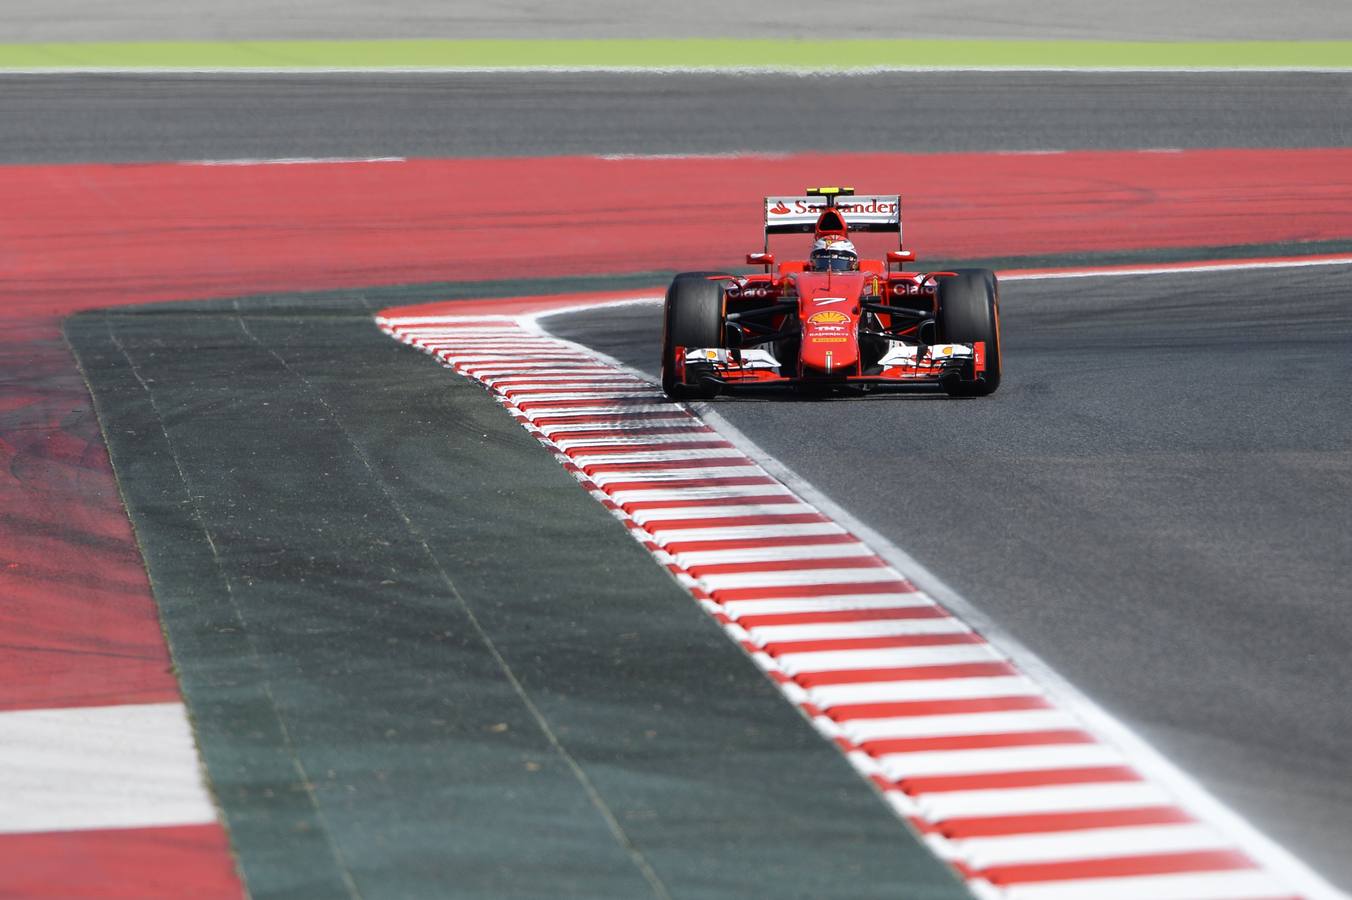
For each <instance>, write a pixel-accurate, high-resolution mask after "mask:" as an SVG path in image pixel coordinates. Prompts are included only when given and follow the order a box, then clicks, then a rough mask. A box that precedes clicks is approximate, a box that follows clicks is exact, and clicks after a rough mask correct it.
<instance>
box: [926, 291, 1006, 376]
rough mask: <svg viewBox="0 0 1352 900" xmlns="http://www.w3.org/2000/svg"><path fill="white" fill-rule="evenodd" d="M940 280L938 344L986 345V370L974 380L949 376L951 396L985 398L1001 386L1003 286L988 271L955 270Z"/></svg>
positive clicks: (937, 322)
mask: <svg viewBox="0 0 1352 900" xmlns="http://www.w3.org/2000/svg"><path fill="white" fill-rule="evenodd" d="M954 271H956V272H957V273H958V274H957V276H956V277H953V278H941V279H939V315H938V318H937V320H936V322H935V324H936V325H937V326H938V329H937V330H938V332H939V335H938V336H939V341H940V342H941V343H946V344H974V343H976V342H977V341H982V342H984V343H985V345H986V352H985V363H986V370H985V371H984V372H983V373H982V374H981V375H979V376H977V377H976V378H975V379H967V378H956V377H950V378H948V379H946V380H945V381H944V382H943V388H944V391H945V392H946V393H947V394H948V396H950V397H985V396H987V395H989V394H993V393H995V389H996V388H998V387H999V386H1000V287H999V284H998V282H997V281H996V279H995V273H994V272H992V271H990V270H989V269H955V270H954Z"/></svg>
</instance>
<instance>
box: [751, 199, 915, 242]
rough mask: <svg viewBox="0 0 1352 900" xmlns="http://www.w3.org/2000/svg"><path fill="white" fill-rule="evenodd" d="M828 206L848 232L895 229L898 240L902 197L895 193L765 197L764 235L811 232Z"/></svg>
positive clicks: (891, 230)
mask: <svg viewBox="0 0 1352 900" xmlns="http://www.w3.org/2000/svg"><path fill="white" fill-rule="evenodd" d="M827 206H834V207H835V208H836V210H837V211H838V212H839V213H840V214H841V215H842V216H843V217H844V219H845V224H846V225H847V226H849V229H850V231H882V232H888V231H890V232H895V233H896V234H897V236H898V242H900V236H901V197H900V196H899V195H897V194H867V195H849V196H840V197H825V196H812V195H808V196H803V197H766V198H765V236H766V237H767V238H769V236H770V235H772V234H810V233H812V232H813V231H814V230H815V229H816V227H817V219H818V217H820V216H821V214H822V210H824V209H826V208H827Z"/></svg>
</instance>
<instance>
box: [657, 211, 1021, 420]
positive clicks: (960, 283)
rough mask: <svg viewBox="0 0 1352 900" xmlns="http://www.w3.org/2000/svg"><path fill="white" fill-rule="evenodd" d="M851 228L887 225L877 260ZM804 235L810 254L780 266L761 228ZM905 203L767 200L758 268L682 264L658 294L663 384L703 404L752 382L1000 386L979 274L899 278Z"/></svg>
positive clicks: (975, 390) (986, 276)
mask: <svg viewBox="0 0 1352 900" xmlns="http://www.w3.org/2000/svg"><path fill="white" fill-rule="evenodd" d="M855 232H895V233H896V234H897V243H898V249H896V250H891V251H888V252H887V255H886V259H885V260H872V259H865V260H861V259H859V257H858V255H857V252H856V251H855V249H854V246H853V243H852V242H851V241H850V240H849V237H850V235H851V234H853V233H855ZM784 234H799V235H809V234H810V235H812V236H813V239H814V244H813V250H812V254H811V256H810V257H809V258H808V259H805V260H803V259H798V260H791V261H786V262H778V263H777V262H776V260H775V256H774V254H773V253H771V252H770V236H771V235H784ZM902 246H903V245H902V244H901V198H900V197H899V196H862V195H861V196H856V195H855V194H854V190H853V189H852V188H834V187H833V188H809V189H808V190H807V193H806V195H805V196H800V197H766V198H765V245H764V248H763V249H762V250H761V251H760V252H757V253H750V254H747V257H746V261H747V264H748V265H751V266H757V265H758V266H763V267H764V271H763V273H757V274H752V275H726V274H719V273H714V272H686V273H683V274H680V275H677V276H676V278H675V279H674V280H673V281H672V283H671V287H670V288H669V289H668V290H667V296H666V304H665V307H664V328H663V335H662V389H663V390H664V391H665V392H666V393H667V395H668V396H670V397H673V398H675V399H694V398H709V397H713V396H715V395H717V394H719V393H725V392H735V391H736V390H738V389H741V388H746V387H752V386H769V385H788V386H792V387H796V388H799V389H803V390H818V391H831V390H857V391H865V390H871V389H873V388H876V387H878V386H886V385H893V386H900V385H907V386H913V385H930V386H937V387H938V388H940V389H942V390H943V391H944V392H945V393H947V394H948V395H949V396H952V397H982V396H986V395H988V394H990V393H992V392H993V391H995V389H996V388H997V387H998V386H999V384H1000V309H999V288H998V285H997V283H996V279H995V273H993V272H990V271H988V270H986V269H960V270H955V271H952V272H924V273H922V272H908V271H905V269H906V264H907V263H912V262H914V261H915V254H914V253H913V252H911V251H909V250H904V249H902Z"/></svg>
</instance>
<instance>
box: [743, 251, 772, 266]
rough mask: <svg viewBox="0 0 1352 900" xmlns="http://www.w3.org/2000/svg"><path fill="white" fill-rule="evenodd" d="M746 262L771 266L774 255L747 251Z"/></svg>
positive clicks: (751, 264)
mask: <svg viewBox="0 0 1352 900" xmlns="http://www.w3.org/2000/svg"><path fill="white" fill-rule="evenodd" d="M746 264H747V265H748V266H773V265H774V264H775V255H774V254H773V253H748V254H747V255H746Z"/></svg>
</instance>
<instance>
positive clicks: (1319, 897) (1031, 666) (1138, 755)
mask: <svg viewBox="0 0 1352 900" xmlns="http://www.w3.org/2000/svg"><path fill="white" fill-rule="evenodd" d="M1348 261H1352V260H1348ZM1316 264H1318V263H1316ZM1271 267H1273V265H1272V264H1270V263H1257V264H1255V263H1250V264H1243V265H1236V266H1227V267H1224V268H1225V269H1238V268H1271ZM1218 270H1221V269H1220V268H1208V269H1203V270H1200V271H1218ZM1180 271H1181V272H1190V271H1199V269H1182V270H1179V269H1158V270H1146V269H1142V270H1133V271H1131V272H1090V271H1086V272H1085V273H1084V275H1085V277H1088V276H1090V275H1108V276H1111V275H1126V274H1176V273H1178V272H1180ZM1050 277H1069V276H1066V275H1060V276H1052V275H1029V276H1027V277H1025V278H1024V279H1021V280H1029V281H1031V280H1036V279H1038V278H1050ZM659 299H660V298H654V297H635V298H633V299H627V300H622V301H612V302H609V303H602V304H598V303H590V304H589V303H579V304H577V305H575V306H569V307H565V308H563V309H557V310H548V311H545V312H539V313H532V314H528V315H523V316H520V317H519V318H518V319H517V321H518V322H519V323H520V324H521V326H522V327H523V328H525V329H527V330H529V331H534V332H537V333H541V334H549V332H548V331H547V330H546V329H545V328H544V326H543V325H542V324H541V320H542V319H546V318H552V317H554V316H560V315H568V314H569V313H577V312H582V311H585V310H588V309H594V308H596V307H597V306H598V305H612V303H613V304H614V305H634V304H638V303H654V302H657V301H658V300H659ZM549 336H550V337H553V338H554V339H555V340H559V341H562V342H563V343H566V344H571V345H573V346H576V347H580V348H582V349H585V350H586V351H587V352H589V353H592V354H593V355H595V356H596V358H598V359H601V360H604V361H605V362H606V363H608V364H609V365H612V366H614V367H615V368H617V369H619V370H621V371H624V372H628V373H630V374H632V375H635V376H637V377H639V378H642V379H644V380H646V381H649V382H651V381H652V378H651V376H650V375H648V374H647V373H646V372H643V371H642V370H640V369H636V368H634V367H632V366H629V365H627V364H625V363H623V362H621V361H619V360H618V359H615V358H614V357H612V356H609V355H608V354H605V353H602V352H600V351H598V350H596V349H594V348H591V347H587V346H586V345H584V344H579V343H577V342H576V341H568V340H566V339H564V338H560V337H558V336H557V335H552V334H549ZM686 405H687V406H688V407H689V408H690V410H691V411H692V412H693V413H695V415H696V416H697V417H698V418H699V419H701V420H702V421H703V422H704V423H705V424H707V425H708V426H709V427H711V428H713V429H714V430H715V431H717V432H718V433H719V434H721V435H722V436H723V437H724V438H725V439H727V440H728V441H729V442H730V443H732V444H733V445H734V446H735V447H737V449H739V450H741V451H742V452H743V453H745V454H746V455H747V457H749V458H750V459H751V460H752V461H753V462H756V463H758V464H760V465H761V466H762V467H763V468H764V469H765V470H766V471H767V472H769V473H770V475H772V476H774V477H775V478H776V479H778V480H779V481H781V482H782V483H783V484H785V485H786V486H788V487H789V489H790V490H792V491H793V492H794V493H796V494H797V495H798V496H799V497H800V498H802V499H803V500H805V501H806V502H808V503H810V504H812V505H813V506H815V507H817V509H818V510H820V511H821V512H822V513H824V514H825V515H826V516H828V517H829V518H830V519H831V520H832V521H834V522H836V523H837V524H838V525H841V526H842V527H844V528H846V529H847V530H849V531H851V532H853V533H854V535H855V536H856V537H858V538H859V539H860V540H862V541H863V542H864V543H865V544H867V545H868V546H869V547H871V548H872V549H873V550H874V552H876V553H877V554H878V555H879V556H881V557H882V558H883V559H884V560H885V561H886V562H888V563H890V564H892V565H893V566H894V567H896V568H897V569H898V570H899V571H900V572H901V573H902V575H903V576H905V577H906V578H908V579H909V580H910V581H912V582H913V583H914V584H915V585H916V587H918V588H920V589H921V590H922V591H925V592H926V593H928V594H929V595H930V596H931V597H933V598H934V599H935V600H936V601H937V602H938V603H940V604H942V605H943V606H946V607H947V608H948V609H949V610H950V611H951V612H953V613H954V614H955V615H956V616H958V617H959V618H960V619H961V620H962V621H964V622H966V623H967V624H968V625H970V626H971V627H972V628H974V629H976V630H977V631H979V632H980V633H981V634H982V635H983V637H985V639H986V640H987V642H988V643H989V644H990V645H991V646H993V647H995V648H996V649H998V650H999V651H1001V652H1003V653H1004V654H1005V655H1006V656H1008V657H1009V658H1010V659H1011V660H1012V661H1013V662H1014V663H1015V664H1016V665H1017V666H1018V667H1019V668H1020V669H1021V670H1022V671H1023V673H1024V674H1025V675H1027V676H1028V677H1029V678H1031V679H1032V680H1033V681H1035V682H1036V683H1037V684H1038V685H1040V686H1041V687H1042V688H1044V689H1045V690H1046V691H1047V693H1048V694H1049V695H1050V696H1052V697H1053V698H1054V699H1055V700H1056V702H1057V703H1058V704H1059V705H1061V706H1062V707H1063V708H1065V709H1067V710H1070V711H1071V712H1073V713H1074V714H1076V715H1078V716H1080V717H1081V718H1082V719H1083V720H1084V721H1085V722H1086V723H1088V724H1089V725H1090V726H1091V727H1092V728H1093V729H1094V731H1095V732H1096V733H1097V734H1099V735H1101V736H1102V737H1104V738H1105V739H1107V740H1108V741H1109V742H1110V743H1112V744H1113V745H1115V746H1116V747H1117V748H1118V749H1119V750H1121V751H1122V752H1123V753H1124V754H1126V755H1127V757H1128V758H1129V759H1130V760H1131V763H1132V764H1133V765H1134V766H1136V767H1137V768H1139V769H1140V770H1141V771H1142V773H1143V774H1145V775H1147V776H1148V777H1149V778H1150V779H1152V780H1153V781H1155V782H1156V783H1158V784H1160V785H1162V786H1164V787H1165V788H1167V789H1168V790H1169V791H1170V792H1172V793H1173V794H1174V795H1175V796H1177V797H1178V798H1179V800H1180V801H1181V802H1182V803H1183V804H1184V805H1185V808H1188V809H1192V810H1195V811H1197V812H1198V813H1200V814H1201V815H1203V816H1204V817H1205V819H1206V821H1208V822H1210V823H1212V824H1213V825H1215V826H1216V827H1217V828H1219V829H1221V830H1222V831H1223V832H1225V833H1226V834H1227V835H1228V836H1229V837H1230V838H1231V839H1233V840H1234V842H1235V844H1236V845H1237V846H1239V847H1240V848H1242V849H1243V850H1245V851H1246V852H1247V853H1249V854H1250V855H1251V856H1252V857H1253V858H1254V859H1255V860H1256V861H1258V862H1259V863H1261V864H1262V865H1263V866H1264V867H1266V868H1268V869H1269V870H1271V871H1272V872H1274V873H1276V874H1279V875H1281V876H1282V877H1283V878H1285V879H1287V880H1288V881H1289V883H1290V884H1291V885H1292V886H1293V887H1295V888H1296V889H1297V890H1298V891H1300V892H1301V894H1302V895H1303V897H1304V900H1349V895H1347V894H1345V893H1343V892H1342V891H1340V890H1338V889H1337V888H1335V887H1334V886H1333V885H1332V884H1330V883H1329V882H1328V881H1327V880H1326V879H1324V877H1323V876H1321V875H1319V874H1318V873H1316V872H1315V871H1314V870H1313V869H1311V868H1310V867H1309V866H1308V865H1307V864H1306V863H1305V862H1304V861H1302V860H1301V859H1299V858H1298V857H1297V856H1295V854H1293V853H1291V852H1290V851H1289V850H1287V849H1286V848H1285V847H1283V846H1282V845H1280V844H1278V843H1277V842H1276V841H1274V840H1273V839H1272V838H1270V837H1268V836H1267V835H1265V834H1264V833H1263V832H1261V831H1260V830H1258V828H1257V827H1256V826H1255V825H1253V824H1252V823H1251V822H1249V821H1248V820H1247V819H1245V818H1244V817H1243V816H1241V815H1239V813H1237V812H1235V811H1234V810H1232V809H1230V808H1229V807H1228V806H1226V805H1225V804H1224V803H1222V802H1221V801H1220V800H1219V799H1217V798H1216V797H1215V796H1214V795H1213V794H1211V792H1210V791H1208V790H1207V789H1206V788H1204V787H1202V785H1200V784H1199V783H1198V782H1196V781H1194V780H1193V778H1192V777H1191V776H1189V775H1188V774H1187V773H1185V772H1184V771H1183V770H1182V769H1180V768H1179V767H1178V766H1177V765H1175V764H1174V763H1173V762H1171V761H1170V760H1169V759H1167V758H1166V757H1165V756H1164V755H1163V754H1161V753H1160V752H1159V751H1158V750H1156V749H1155V748H1154V747H1153V746H1151V745H1150V744H1149V743H1147V742H1146V741H1145V739H1144V738H1142V737H1140V736H1139V735H1137V734H1136V733H1135V732H1134V731H1132V730H1131V728H1129V727H1128V726H1126V725H1125V724H1123V723H1122V722H1121V721H1120V720H1119V719H1117V718H1116V717H1115V716H1113V715H1112V714H1111V713H1109V712H1108V711H1107V710H1105V709H1103V708H1102V707H1101V706H1099V705H1098V704H1097V703H1095V702H1094V701H1093V700H1091V699H1090V698H1089V697H1088V696H1086V695H1085V694H1084V693H1082V692H1081V691H1080V690H1079V688H1077V687H1075V686H1074V685H1073V684H1071V683H1070V682H1069V681H1068V680H1066V679H1065V678H1064V677H1063V676H1062V675H1061V674H1060V673H1058V672H1057V671H1056V670H1055V669H1053V668H1052V667H1051V666H1050V665H1049V664H1048V663H1047V662H1046V661H1044V660H1043V659H1042V658H1041V657H1040V656H1038V655H1037V654H1036V653H1034V652H1033V651H1032V650H1030V649H1029V648H1028V647H1027V646H1025V645H1024V644H1023V643H1022V642H1021V641H1019V640H1018V639H1016V638H1015V637H1013V635H1011V634H1010V633H1009V632H1008V631H1006V630H1005V629H1004V628H1003V627H1001V626H1000V625H999V624H997V623H996V622H995V621H994V620H993V619H991V618H990V617H989V616H988V615H986V614H985V613H984V612H982V611H981V610H980V609H979V608H978V607H976V606H975V605H973V604H972V603H971V602H970V601H968V600H967V599H966V598H965V597H963V596H962V595H961V594H959V593H958V592H957V591H956V590H954V589H953V588H952V587H950V586H949V585H948V584H946V583H945V582H944V581H943V579H941V578H940V577H939V576H938V575H936V574H935V573H934V572H932V571H930V570H929V569H928V568H926V567H925V566H923V565H922V564H921V563H920V562H919V561H918V560H917V559H916V558H915V557H913V556H911V554H909V553H907V552H906V551H905V550H903V549H901V547H899V546H897V545H896V544H894V543H893V542H892V541H891V540H890V539H888V538H887V537H885V536H884V535H882V534H881V533H880V532H878V531H877V530H876V529H874V528H872V527H870V526H869V525H867V524H865V523H864V522H862V521H860V520H859V519H858V518H856V517H855V516H854V515H853V514H852V513H850V512H849V511H847V510H846V509H844V508H843V507H841V506H840V505H839V504H837V503H836V502H835V501H834V500H832V499H831V498H829V497H828V496H826V495H825V494H824V493H822V492H821V491H820V490H818V489H817V488H816V487H814V486H813V485H812V483H811V482H809V481H807V480H806V479H804V478H802V477H801V476H800V475H798V474H797V473H796V472H794V471H793V470H792V469H790V468H789V467H788V466H786V465H784V464H783V463H782V462H780V461H779V460H778V459H776V458H775V457H773V456H771V455H770V454H769V453H767V452H766V451H765V450H763V449H762V448H761V447H760V446H759V445H758V444H756V442H755V441H753V440H752V439H751V438H749V437H747V436H746V435H745V434H743V433H742V432H741V431H740V430H739V429H738V428H737V427H736V426H734V425H733V424H732V423H731V422H729V421H728V420H727V419H725V418H723V416H722V415H720V414H719V413H718V412H717V411H716V410H715V409H713V408H712V407H711V405H710V404H708V403H699V402H697V403H691V404H686Z"/></svg>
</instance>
